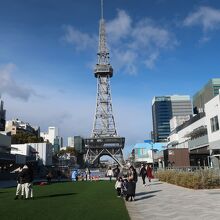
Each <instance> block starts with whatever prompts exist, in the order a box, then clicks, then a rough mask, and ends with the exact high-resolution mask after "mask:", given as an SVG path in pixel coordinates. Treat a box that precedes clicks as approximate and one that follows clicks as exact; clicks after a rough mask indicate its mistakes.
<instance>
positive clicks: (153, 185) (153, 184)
mask: <svg viewBox="0 0 220 220" xmlns="http://www.w3.org/2000/svg"><path fill="white" fill-rule="evenodd" d="M160 184H163V183H151V185H152V186H154V185H160Z"/></svg>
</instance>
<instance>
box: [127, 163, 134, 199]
mask: <svg viewBox="0 0 220 220" xmlns="http://www.w3.org/2000/svg"><path fill="white" fill-rule="evenodd" d="M136 182H137V172H136V170H135V168H134V167H133V166H131V167H130V168H129V171H128V184H127V195H126V198H125V199H126V201H128V199H129V198H130V201H133V200H134V197H135V190H136Z"/></svg>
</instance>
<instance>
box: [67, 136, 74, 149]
mask: <svg viewBox="0 0 220 220" xmlns="http://www.w3.org/2000/svg"><path fill="white" fill-rule="evenodd" d="M67 146H68V147H74V137H68V139H67Z"/></svg>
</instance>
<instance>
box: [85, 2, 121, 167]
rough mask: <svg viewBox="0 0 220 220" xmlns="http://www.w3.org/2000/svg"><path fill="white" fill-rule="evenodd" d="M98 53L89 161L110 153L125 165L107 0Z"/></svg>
mask: <svg viewBox="0 0 220 220" xmlns="http://www.w3.org/2000/svg"><path fill="white" fill-rule="evenodd" d="M97 56H98V62H97V64H96V66H95V69H94V75H95V77H96V78H97V100H96V111H95V118H94V124H93V130H92V135H91V138H88V139H85V145H86V149H87V153H86V161H87V162H89V163H91V164H95V163H98V162H99V158H100V157H101V156H103V155H108V156H110V157H112V158H113V159H114V160H115V161H116V162H117V163H118V164H119V165H121V166H122V163H123V154H122V149H123V148H124V142H125V138H122V137H119V136H118V135H117V132H116V127H115V120H114V116H113V112H112V99H111V88H110V78H111V77H112V76H113V68H112V66H111V65H110V62H109V51H108V49H107V46H106V31H105V20H104V17H103V0H101V19H100V22H99V45H98V53H97Z"/></svg>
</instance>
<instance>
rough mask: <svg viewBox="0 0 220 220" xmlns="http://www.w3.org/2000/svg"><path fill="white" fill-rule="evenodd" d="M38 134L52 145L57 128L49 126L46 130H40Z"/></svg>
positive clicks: (57, 131)
mask: <svg viewBox="0 0 220 220" xmlns="http://www.w3.org/2000/svg"><path fill="white" fill-rule="evenodd" d="M40 136H41V137H42V138H43V139H44V141H49V142H50V143H51V144H52V145H54V140H55V139H56V138H57V137H58V136H59V129H58V128H57V127H49V128H48V132H41V133H40Z"/></svg>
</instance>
